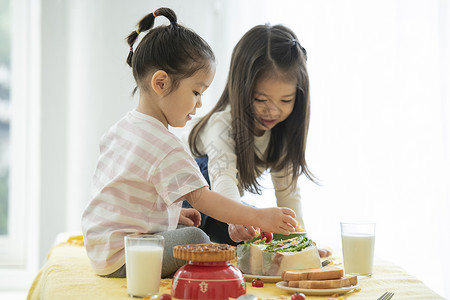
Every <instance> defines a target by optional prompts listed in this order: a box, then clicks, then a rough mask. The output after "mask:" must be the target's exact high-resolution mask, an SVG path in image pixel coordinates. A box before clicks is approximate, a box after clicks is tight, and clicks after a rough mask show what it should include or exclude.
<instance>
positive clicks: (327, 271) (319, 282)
mask: <svg viewBox="0 0 450 300" xmlns="http://www.w3.org/2000/svg"><path fill="white" fill-rule="evenodd" d="M282 278H283V280H284V281H287V282H288V286H289V287H293V288H302V289H336V288H342V287H350V286H354V285H356V284H358V278H357V277H356V276H349V275H344V269H342V268H339V267H337V266H334V265H328V266H325V267H321V268H315V269H301V270H290V271H284V272H283V274H282Z"/></svg>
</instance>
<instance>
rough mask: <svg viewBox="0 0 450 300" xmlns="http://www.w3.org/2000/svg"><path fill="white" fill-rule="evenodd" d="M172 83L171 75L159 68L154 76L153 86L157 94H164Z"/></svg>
mask: <svg viewBox="0 0 450 300" xmlns="http://www.w3.org/2000/svg"><path fill="white" fill-rule="evenodd" d="M169 84H170V78H169V75H168V74H167V73H166V72H165V71H163V70H158V71H156V72H155V73H154V74H153V76H152V81H151V87H152V89H153V90H154V91H155V93H156V94H158V95H160V96H164V94H165V93H166V92H167V91H168V88H169Z"/></svg>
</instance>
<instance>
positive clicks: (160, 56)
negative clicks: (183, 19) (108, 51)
mask: <svg viewBox="0 0 450 300" xmlns="http://www.w3.org/2000/svg"><path fill="white" fill-rule="evenodd" d="M157 16H164V17H166V18H167V19H168V20H169V21H170V24H169V25H167V26H158V27H155V28H153V25H154V23H155V18H156V17H157ZM147 30H150V31H149V32H148V33H147V34H146V35H145V36H144V37H143V38H142V40H141V41H140V43H139V44H138V46H137V48H136V49H135V50H133V45H134V43H135V42H136V40H137V38H138V36H139V34H141V33H143V32H145V31H147ZM126 40H127V42H128V45H129V46H130V53H129V54H128V58H127V63H128V65H129V66H130V67H131V68H132V69H133V76H134V79H135V80H136V83H137V87H139V88H143V89H145V88H146V87H145V85H143V84H142V83H143V81H144V79H145V77H146V76H147V75H148V74H149V72H150V71H156V70H163V71H165V72H166V73H167V74H168V75H169V76H170V77H171V79H172V82H173V85H172V88H171V91H172V90H174V89H175V88H176V87H177V86H178V84H179V82H180V80H181V79H184V78H187V77H190V76H192V75H193V74H194V73H195V72H197V71H198V70H200V69H203V68H208V67H209V66H210V63H211V62H214V61H215V57H214V53H213V51H212V50H211V47H210V46H209V45H208V43H207V42H206V41H205V40H203V39H202V38H201V37H200V36H199V35H198V34H196V33H195V32H193V31H192V30H190V29H189V28H186V27H184V26H182V25H180V24H178V23H177V15H176V14H175V12H174V11H173V10H171V9H170V8H167V7H161V8H158V9H157V10H155V11H154V12H152V13H149V14H148V15H146V16H145V17H143V18H142V19H141V20H140V21H139V23H138V24H137V30H135V31H133V32H131V33H130V34H129V35H128V37H127V38H126ZM137 87H136V88H135V89H134V91H133V93H134V92H135V91H136V89H137Z"/></svg>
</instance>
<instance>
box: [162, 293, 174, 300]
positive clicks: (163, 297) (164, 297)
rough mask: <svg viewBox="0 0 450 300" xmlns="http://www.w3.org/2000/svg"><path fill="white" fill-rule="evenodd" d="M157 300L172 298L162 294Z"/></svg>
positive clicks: (170, 299)
mask: <svg viewBox="0 0 450 300" xmlns="http://www.w3.org/2000/svg"><path fill="white" fill-rule="evenodd" d="M159 300H172V296H171V295H169V294H162V295H161V296H159Z"/></svg>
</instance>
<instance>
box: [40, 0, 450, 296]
mask: <svg viewBox="0 0 450 300" xmlns="http://www.w3.org/2000/svg"><path fill="white" fill-rule="evenodd" d="M280 3H283V5H280ZM160 6H168V7H171V8H173V9H174V10H175V11H176V12H177V14H178V17H179V20H180V22H181V23H184V24H185V25H187V26H188V27H190V28H192V29H194V30H195V31H196V32H197V33H199V34H200V35H201V36H202V37H204V38H205V40H207V41H208V42H209V43H210V45H211V46H212V48H213V49H214V51H215V53H216V56H217V62H218V66H217V73H216V78H215V80H214V82H213V84H212V86H211V88H210V89H209V90H208V91H207V92H206V94H205V98H204V101H203V102H204V107H203V108H202V109H201V110H200V111H199V113H200V114H203V113H205V112H206V111H207V110H208V109H210V108H211V107H212V105H213V104H214V103H215V101H216V100H217V99H218V97H219V96H220V94H221V91H222V88H223V86H224V83H225V79H226V76H227V72H228V66H229V59H230V57H231V50H232V48H233V47H234V45H235V43H236V42H237V41H238V39H239V38H240V37H241V36H242V34H243V33H244V32H246V31H247V30H248V29H249V28H251V27H252V26H254V25H256V24H261V23H266V22H270V23H272V24H276V23H284V24H286V25H288V26H290V27H291V28H293V29H294V30H295V31H296V33H297V35H298V36H299V39H300V42H301V43H302V44H303V46H304V47H305V48H306V49H307V51H308V67H309V72H310V81H311V101H312V115H311V129H310V135H309V140H308V150H307V151H308V161H309V165H310V167H311V169H312V171H313V172H314V173H315V174H316V175H317V176H318V177H319V178H320V179H321V181H322V186H317V185H313V184H311V183H310V182H307V181H306V180H302V181H301V186H302V190H303V192H302V196H303V206H304V215H305V221H306V223H307V226H308V231H309V232H310V236H311V237H312V238H313V239H315V240H316V241H317V242H318V243H319V245H330V246H332V247H333V248H334V249H336V251H339V247H340V246H339V245H340V243H339V223H338V222H339V221H340V220H342V219H343V218H354V217H355V216H357V217H359V218H371V219H374V220H376V221H377V222H378V230H377V233H378V236H377V245H376V251H377V252H376V253H377V255H378V256H380V257H383V258H386V259H390V260H392V261H394V262H395V263H398V264H400V265H402V266H403V267H404V268H406V269H407V270H408V271H410V272H411V273H413V274H414V275H416V276H418V277H419V278H421V279H422V280H424V281H425V282H426V283H427V284H428V285H429V286H431V287H432V288H434V289H435V290H437V291H438V292H440V293H441V294H444V292H445V293H446V294H445V295H446V296H447V297H450V290H448V287H445V285H444V283H445V282H447V281H448V280H449V278H450V275H449V274H448V273H444V272H448V271H445V270H447V269H448V267H450V262H449V261H448V259H447V260H445V258H444V263H443V262H442V260H441V257H442V256H441V255H440V254H442V252H444V251H447V252H448V251H449V250H450V246H449V244H448V242H443V240H442V236H441V235H439V231H438V229H441V228H446V229H449V228H450V226H449V223H448V222H449V221H448V220H449V205H448V200H450V199H449V171H448V169H449V167H450V164H449V156H448V155H449V154H448V151H449V144H448V141H449V140H450V139H449V132H450V131H449V124H448V117H449V99H448V97H449V93H448V88H447V87H448V86H449V83H450V82H449V73H448V70H449V59H448V50H449V47H448V41H449V39H450V36H449V35H450V32H449V30H448V25H449V24H448V16H449V5H448V3H447V1H445V0H441V1H439V0H434V1H425V0H423V1H420V0H417V1H400V0H399V1H325V0H324V1H315V2H312V1H283V2H280V1H276V2H273V1H254V0H253V1H238V0H232V1H225V0H222V1H221V0H215V1H210V0H203V1H202V0H195V1H193V0H190V1H182V0H179V1H176V0H172V1H170V0H167V1H162V0H161V1H156V0H152V1H148V0H145V1H144V0H139V1H136V0H134V1H126V0H109V1H108V0H95V1H89V0H77V1H62V0H42V7H41V9H42V62H41V65H42V73H41V77H42V78H41V80H42V86H41V101H42V106H41V114H42V120H41V128H42V135H41V153H42V154H41V194H40V198H41V203H40V221H39V229H40V239H39V260H40V261H41V262H43V261H44V259H45V255H46V253H47V251H48V250H49V248H50V246H51V245H52V243H53V241H54V238H55V236H56V234H58V233H59V232H63V231H76V230H79V229H80V216H81V213H82V211H83V208H84V207H85V205H86V204H87V202H88V201H89V190H90V181H91V176H92V173H93V170H94V168H95V165H96V160H97V155H98V140H99V138H100V136H101V135H102V133H103V132H104V131H105V130H106V129H107V128H108V127H109V126H111V125H112V124H113V123H114V122H115V121H116V120H117V119H119V118H120V117H121V116H122V115H124V114H125V113H126V112H127V111H129V110H130V109H132V108H133V107H134V106H135V105H136V100H135V99H132V97H131V96H130V95H131V91H132V89H133V88H134V82H133V78H132V75H131V73H130V70H129V67H128V66H127V65H126V63H125V59H126V56H127V55H128V46H127V44H126V43H125V41H124V38H125V37H126V36H127V35H128V34H129V32H131V31H132V30H134V29H135V27H134V26H135V24H136V23H137V22H138V21H139V19H140V18H141V17H143V16H144V15H145V14H147V13H149V12H151V11H153V10H154V9H155V8H158V7H160ZM267 197H269V198H267V199H268V200H267V199H266V200H265V203H270V202H271V201H272V200H273V199H271V198H270V196H267ZM417 237H421V238H425V239H427V240H428V241H429V242H428V243H429V244H431V247H430V249H429V251H430V254H429V256H425V255H424V252H423V250H422V249H420V248H418V247H417V242H416V241H415V239H416V238H417ZM446 240H447V241H448V239H446ZM434 245H436V246H434ZM441 266H442V267H441ZM444 266H447V268H446V269H444ZM429 274H437V275H436V276H435V277H433V275H429ZM444 276H447V277H444ZM445 280H447V281H445ZM445 288H447V290H445Z"/></svg>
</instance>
